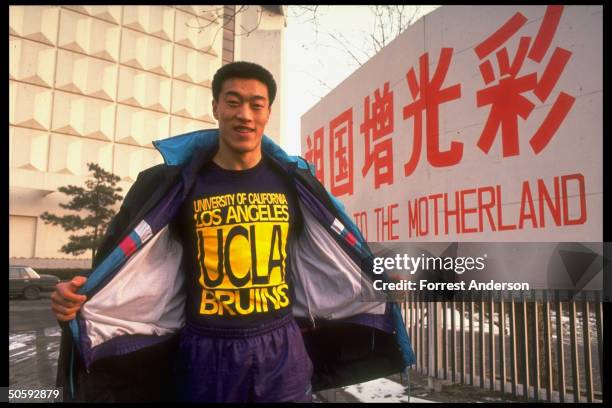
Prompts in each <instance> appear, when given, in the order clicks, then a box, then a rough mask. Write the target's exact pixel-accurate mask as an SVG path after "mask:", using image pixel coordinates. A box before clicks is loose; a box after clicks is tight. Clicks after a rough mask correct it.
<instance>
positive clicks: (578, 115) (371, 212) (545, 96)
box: [301, 5, 603, 242]
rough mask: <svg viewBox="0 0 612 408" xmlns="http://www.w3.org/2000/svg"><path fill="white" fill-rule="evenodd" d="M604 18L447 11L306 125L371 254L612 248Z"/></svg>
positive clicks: (325, 177)
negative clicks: (429, 247)
mask: <svg viewBox="0 0 612 408" xmlns="http://www.w3.org/2000/svg"><path fill="white" fill-rule="evenodd" d="M602 20H603V10H602V6H561V5H556V6H519V5H516V6H443V7H440V8H439V9H437V10H436V11H434V12H432V13H431V14H428V15H427V16H425V17H423V18H421V19H420V20H419V21H418V22H416V23H415V24H413V25H412V26H410V27H409V28H408V29H407V30H406V31H404V32H403V33H402V34H401V35H400V36H399V37H398V38H396V39H395V40H394V41H393V42H392V43H390V44H389V45H387V46H386V47H385V48H384V49H383V50H381V51H380V52H379V53H378V54H377V55H375V56H374V57H373V58H372V59H370V60H369V61H368V62H367V63H365V64H364V65H363V66H361V67H360V68H359V69H358V70H357V71H355V72H354V73H353V74H352V75H351V76H350V77H348V78H347V79H346V80H345V81H344V82H342V83H341V84H340V85H339V86H338V87H336V88H335V89H334V90H333V91H332V92H330V93H329V94H328V95H327V96H326V97H325V98H324V99H322V100H321V101H320V102H319V103H318V104H317V105H315V106H314V107H313V108H312V109H310V110H309V111H308V112H307V113H306V114H305V115H304V116H302V123H301V147H302V155H303V156H304V157H305V158H306V159H307V160H308V161H309V162H311V163H312V164H313V165H314V166H315V168H316V175H317V178H318V179H319V180H320V181H321V182H322V183H323V184H324V185H325V187H326V188H327V189H328V190H329V191H331V193H332V194H334V195H335V196H336V197H338V198H339V199H340V200H341V201H342V202H343V204H344V205H345V207H346V209H347V213H348V214H349V215H351V216H352V217H353V219H354V221H355V222H356V224H357V226H358V227H359V228H360V230H361V231H362V233H363V234H364V236H365V237H366V239H367V240H368V241H376V242H385V241H434V240H435V241H474V242H484V241H498V242H503V241H513V242H537V241H540V242H543V241H567V242H570V241H582V242H588V241H591V242H593V241H601V240H602V238H603V225H602V223H603V222H602V213H603V204H602V203H603V201H602V198H603V179H602V177H603V174H602V166H603V150H602V149H603V125H602V121H603V118H602V110H603V109H602V106H603V79H602V76H603V56H602V54H603V31H602V30H603V29H602Z"/></svg>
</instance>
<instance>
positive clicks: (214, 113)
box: [212, 98, 219, 120]
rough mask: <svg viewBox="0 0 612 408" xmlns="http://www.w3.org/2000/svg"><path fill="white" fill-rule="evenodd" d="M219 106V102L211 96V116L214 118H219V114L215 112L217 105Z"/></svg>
mask: <svg viewBox="0 0 612 408" xmlns="http://www.w3.org/2000/svg"><path fill="white" fill-rule="evenodd" d="M218 106H219V103H218V102H217V101H216V100H215V99H214V98H213V100H212V109H213V116H214V117H215V119H217V120H219V116H218V114H217V107H218Z"/></svg>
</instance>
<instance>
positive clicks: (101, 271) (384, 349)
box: [58, 129, 415, 399]
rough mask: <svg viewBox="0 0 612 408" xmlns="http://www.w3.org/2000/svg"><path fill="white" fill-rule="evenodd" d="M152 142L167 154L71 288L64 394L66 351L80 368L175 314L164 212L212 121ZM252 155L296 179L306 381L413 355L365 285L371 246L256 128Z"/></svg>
mask: <svg viewBox="0 0 612 408" xmlns="http://www.w3.org/2000/svg"><path fill="white" fill-rule="evenodd" d="M154 145H155V147H156V148H157V149H158V151H159V152H160V153H161V154H162V156H163V158H164V162H165V164H163V165H159V166H155V167H153V168H151V169H148V170H145V171H144V172H142V173H141V174H140V175H139V177H138V180H137V181H136V183H135V184H134V186H132V188H131V189H130V191H129V192H128V194H127V195H126V197H125V199H124V203H123V205H122V208H121V210H120V211H119V213H118V214H117V216H116V217H115V218H114V220H113V222H112V223H111V225H110V226H109V228H108V231H107V233H106V236H105V239H104V242H103V244H102V245H101V246H100V248H99V249H98V252H97V254H96V258H95V259H94V268H93V270H92V273H91V274H90V276H89V279H88V281H87V283H86V284H85V285H84V286H83V287H82V288H81V290H80V293H82V294H85V295H87V296H88V300H87V302H86V303H85V304H84V305H83V307H82V308H81V310H80V311H79V313H78V315H77V318H76V319H75V320H72V321H71V322H70V324H69V330H64V331H63V334H62V337H63V338H62V347H61V352H60V362H59V367H58V385H60V386H63V387H64V389H65V394H66V396H67V398H68V399H70V397H71V396H74V395H75V393H78V387H79V385H78V384H75V376H76V373H75V359H78V360H79V362H80V366H81V367H84V369H85V370H88V369H89V368H90V367H91V366H92V365H94V363H95V362H96V361H98V360H100V359H102V358H106V359H108V358H111V359H112V358H113V357H115V356H119V355H124V354H127V353H131V352H134V351H138V350H144V349H146V348H150V347H153V346H155V345H157V344H160V343H163V342H165V341H168V340H169V339H171V338H173V337H175V334H176V333H177V332H178V331H179V330H180V328H181V327H182V326H183V325H184V322H185V312H184V305H185V297H186V295H185V293H186V292H185V290H184V286H183V285H184V283H185V282H184V279H185V278H184V276H183V275H184V274H183V273H182V272H181V257H182V246H181V244H180V242H178V241H177V240H176V239H174V238H173V235H172V234H171V233H170V230H169V223H170V221H172V219H173V218H174V216H175V215H176V213H177V211H178V209H179V208H180V206H181V204H182V203H183V200H184V197H185V194H186V192H188V191H189V187H190V186H191V185H192V183H193V182H194V180H195V176H196V174H197V173H198V171H199V169H200V168H201V167H202V165H203V164H204V163H206V162H207V161H209V160H210V159H212V157H213V155H214V153H215V152H216V150H217V147H218V129H212V130H200V131H195V132H191V133H187V134H183V135H179V136H175V137H171V138H168V139H164V140H159V141H155V142H154ZM262 154H264V155H265V156H266V157H267V158H268V159H269V160H270V162H271V163H273V165H274V166H276V167H277V168H278V169H279V171H281V172H282V173H283V174H285V175H286V176H287V177H288V178H289V180H291V182H292V183H294V185H295V189H296V192H297V196H298V202H299V206H300V209H301V212H302V215H303V220H304V222H303V229H302V231H301V233H300V234H299V236H298V237H296V239H294V240H293V242H292V243H291V244H290V247H289V248H288V253H289V254H290V257H289V259H290V262H291V263H292V265H291V268H290V270H291V271H292V273H293V274H294V276H293V279H292V281H293V283H294V289H295V299H294V301H293V305H292V311H293V314H294V315H295V317H296V319H297V321H298V323H299V324H300V326H301V327H302V332H303V335H304V340H305V344H306V347H307V350H308V351H309V354H310V356H311V359H312V360H313V365H314V370H315V371H314V374H313V390H314V391H317V390H320V389H327V388H336V387H340V386H345V385H349V384H354V383H357V382H363V381H367V380H371V379H374V378H379V377H382V376H386V375H390V374H392V373H397V372H400V371H403V370H405V369H406V368H407V367H409V366H410V365H412V364H414V362H415V357H414V353H413V350H412V347H411V344H410V339H409V337H408V334H407V332H406V329H405V324H404V321H403V318H402V316H401V313H400V310H399V307H398V305H397V304H395V303H393V302H388V301H387V300H386V298H385V297H384V294H381V293H378V292H376V291H375V290H374V289H373V286H372V281H373V279H374V276H373V274H372V267H371V266H372V253H371V252H370V249H369V248H368V246H367V244H366V242H365V240H364V238H363V236H362V235H361V233H360V232H359V230H358V228H357V227H356V226H355V224H354V223H353V222H352V220H351V219H350V218H349V217H348V216H347V214H346V213H345V211H344V209H343V206H342V204H341V203H340V202H339V201H338V200H337V199H335V198H334V197H333V196H332V195H331V194H329V193H328V192H327V191H326V190H325V188H324V187H323V185H321V183H320V182H319V181H318V180H317V179H316V178H315V177H314V171H313V169H312V168H311V167H310V166H309V164H308V163H307V162H306V161H305V160H304V159H303V158H301V157H298V156H289V155H287V154H286V153H285V152H284V151H283V150H282V149H281V148H280V147H279V146H277V145H276V144H275V143H274V142H273V141H272V140H271V139H269V138H268V137H266V136H264V137H263V140H262ZM376 278H377V279H380V276H377V277H376ZM383 279H385V277H384V276H383ZM63 328H64V329H68V328H67V327H66V326H64V327H63ZM321 348H324V349H326V350H321ZM326 351H327V352H326ZM332 351H333V352H332Z"/></svg>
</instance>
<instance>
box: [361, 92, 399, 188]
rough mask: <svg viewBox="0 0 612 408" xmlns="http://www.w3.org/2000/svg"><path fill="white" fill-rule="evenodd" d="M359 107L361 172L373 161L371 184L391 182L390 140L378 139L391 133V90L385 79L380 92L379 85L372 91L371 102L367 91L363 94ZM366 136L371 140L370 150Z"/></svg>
mask: <svg viewBox="0 0 612 408" xmlns="http://www.w3.org/2000/svg"><path fill="white" fill-rule="evenodd" d="M363 110H364V112H363V123H362V124H361V125H360V126H359V130H360V131H361V133H362V134H363V136H364V138H365V160H364V164H363V168H362V169H361V174H362V175H363V177H365V176H366V174H368V171H369V170H370V168H371V167H372V164H374V188H379V187H380V185H381V184H393V140H392V139H391V138H386V139H385V140H381V139H383V138H384V137H385V136H387V135H390V134H391V133H393V91H389V82H385V85H384V87H383V94H382V95H381V94H380V89H377V90H376V91H375V92H374V102H373V103H372V104H370V96H369V95H368V96H366V97H365V98H364V101H363ZM370 138H371V139H372V141H373V142H374V149H373V151H372V150H371V146H370V143H371V142H370Z"/></svg>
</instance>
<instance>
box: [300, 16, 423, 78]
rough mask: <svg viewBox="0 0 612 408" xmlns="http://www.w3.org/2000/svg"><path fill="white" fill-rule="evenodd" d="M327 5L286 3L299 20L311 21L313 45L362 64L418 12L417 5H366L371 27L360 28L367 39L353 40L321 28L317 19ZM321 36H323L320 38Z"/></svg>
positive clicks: (356, 63) (411, 22)
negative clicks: (367, 28) (331, 50)
mask: <svg viewBox="0 0 612 408" xmlns="http://www.w3.org/2000/svg"><path fill="white" fill-rule="evenodd" d="M327 7H329V6H325V7H323V6H289V7H288V14H289V15H290V16H292V17H293V18H296V19H298V20H299V21H301V22H302V23H311V24H313V29H314V30H315V33H316V37H315V38H316V40H315V42H316V44H315V45H316V46H322V47H330V48H335V49H338V50H340V51H342V52H344V53H346V55H348V56H349V57H350V59H351V60H352V61H353V63H354V65H356V66H361V65H363V64H364V63H365V62H366V61H367V60H369V59H370V58H372V57H373V56H374V55H375V54H377V53H378V52H380V50H382V49H383V48H384V47H385V46H386V45H387V44H389V43H390V42H391V41H393V40H394V39H395V38H397V36H399V35H400V34H401V33H402V32H403V31H404V30H406V29H407V28H408V27H409V26H410V25H411V24H413V23H414V22H415V21H416V19H417V18H418V17H419V16H420V14H421V8H420V6H406V5H376V6H368V9H369V11H370V13H372V16H373V19H374V25H373V27H372V28H371V29H370V30H367V31H366V30H360V31H361V33H362V34H364V36H365V37H366V38H368V39H369V42H368V43H366V44H363V43H355V42H354V41H353V40H351V39H349V38H347V37H346V36H345V35H344V34H342V33H340V32H338V31H336V30H329V31H326V30H321V27H320V25H319V24H318V21H319V18H320V17H321V16H322V15H324V14H325V12H326V11H327V10H328V9H327ZM321 37H322V38H321ZM326 39H327V40H331V41H330V43H326V42H325V40H326Z"/></svg>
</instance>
